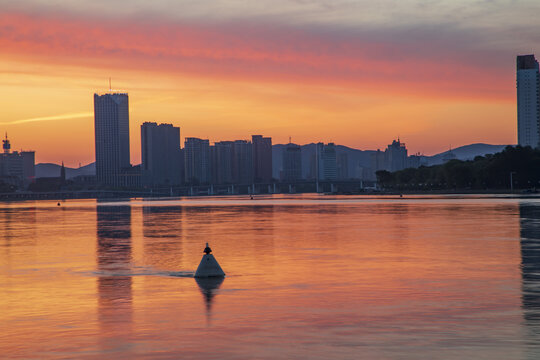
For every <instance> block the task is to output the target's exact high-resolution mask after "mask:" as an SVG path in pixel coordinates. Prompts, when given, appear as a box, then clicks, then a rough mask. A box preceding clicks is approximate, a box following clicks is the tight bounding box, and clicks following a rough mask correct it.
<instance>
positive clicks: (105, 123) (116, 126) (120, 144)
mask: <svg viewBox="0 0 540 360" xmlns="http://www.w3.org/2000/svg"><path fill="white" fill-rule="evenodd" d="M94 130H95V142H96V178H97V181H98V183H100V184H102V185H108V186H114V187H119V186H123V185H124V183H123V181H122V176H121V175H122V173H123V169H128V168H130V166H131V165H130V162H129V106H128V94H122V93H107V94H103V95H99V94H94Z"/></svg>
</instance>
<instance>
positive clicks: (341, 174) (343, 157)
mask: <svg viewBox="0 0 540 360" xmlns="http://www.w3.org/2000/svg"><path fill="white" fill-rule="evenodd" d="M337 178H338V180H348V179H349V157H348V156H347V154H345V153H341V154H338V155H337Z"/></svg>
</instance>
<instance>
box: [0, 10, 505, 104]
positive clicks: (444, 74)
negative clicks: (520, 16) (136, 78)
mask: <svg viewBox="0 0 540 360" xmlns="http://www.w3.org/2000/svg"><path fill="white" fill-rule="evenodd" d="M0 24H1V25H0V47H1V48H2V49H3V52H4V54H10V55H13V56H23V57H26V58H29V59H33V60H36V61H48V62H53V63H58V64H60V65H62V64H69V65H78V66H91V67H111V66H119V67H127V68H133V69H145V70H154V71H160V72H168V73H172V74H174V73H189V74H197V75H200V76H208V77H222V78H236V79H252V80H255V81H293V82H304V83H305V82H314V83H333V84H342V85H346V86H353V87H368V88H372V89H376V90H377V91H388V92H389V93H395V92H400V91H401V92H402V91H406V92H408V93H410V92H417V93H425V94H429V95H430V96H433V95H437V94H440V95H441V96H477V97H482V98H485V97H489V98H497V99H510V98H512V97H513V96H514V89H513V81H514V78H513V63H512V62H511V61H513V56H514V54H510V55H509V56H508V57H504V56H497V53H496V51H495V50H490V49H484V50H479V48H478V41H480V40H481V39H479V38H476V37H471V36H468V34H466V33H461V32H457V31H452V30H448V29H431V31H429V30H430V29H406V30H407V31H403V32H399V31H397V30H396V29H394V30H392V31H389V30H385V31H382V30H380V31H376V30H373V29H364V30H361V29H337V28H309V27H304V28H302V27H291V26H284V25H283V26H278V25H272V24H268V23H257V24H256V23H250V22H242V23H214V24H203V23H175V22H159V21H158V20H156V19H153V20H146V21H143V20H139V21H137V20H134V19H130V20H126V19H124V20H112V19H107V20H98V19H95V18H94V19H91V18H73V17H69V18H68V17H67V16H60V15H57V16H54V15H50V14H49V15H28V14H23V13H4V14H0ZM38 59H42V60H38ZM494 60H495V61H494ZM507 67H508V68H507Z"/></svg>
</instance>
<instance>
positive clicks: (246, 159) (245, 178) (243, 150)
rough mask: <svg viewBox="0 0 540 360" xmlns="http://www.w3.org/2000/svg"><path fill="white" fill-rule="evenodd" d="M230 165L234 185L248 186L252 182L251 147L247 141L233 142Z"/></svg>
mask: <svg viewBox="0 0 540 360" xmlns="http://www.w3.org/2000/svg"><path fill="white" fill-rule="evenodd" d="M231 165H232V176H233V182H234V183H235V184H249V183H251V182H252V181H253V145H252V144H251V143H250V142H249V141H247V140H235V141H234V143H233V147H232V162H231Z"/></svg>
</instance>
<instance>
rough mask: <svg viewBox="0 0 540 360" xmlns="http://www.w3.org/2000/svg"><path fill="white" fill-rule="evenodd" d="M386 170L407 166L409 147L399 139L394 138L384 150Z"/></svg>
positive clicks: (401, 168) (395, 169) (400, 168)
mask: <svg viewBox="0 0 540 360" xmlns="http://www.w3.org/2000/svg"><path fill="white" fill-rule="evenodd" d="M384 157H385V162H386V170H388V171H399V170H403V169H405V167H406V166H407V148H406V147H405V144H404V143H402V142H400V141H399V139H397V140H393V141H392V144H390V145H388V147H387V148H386V151H385V152H384Z"/></svg>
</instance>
